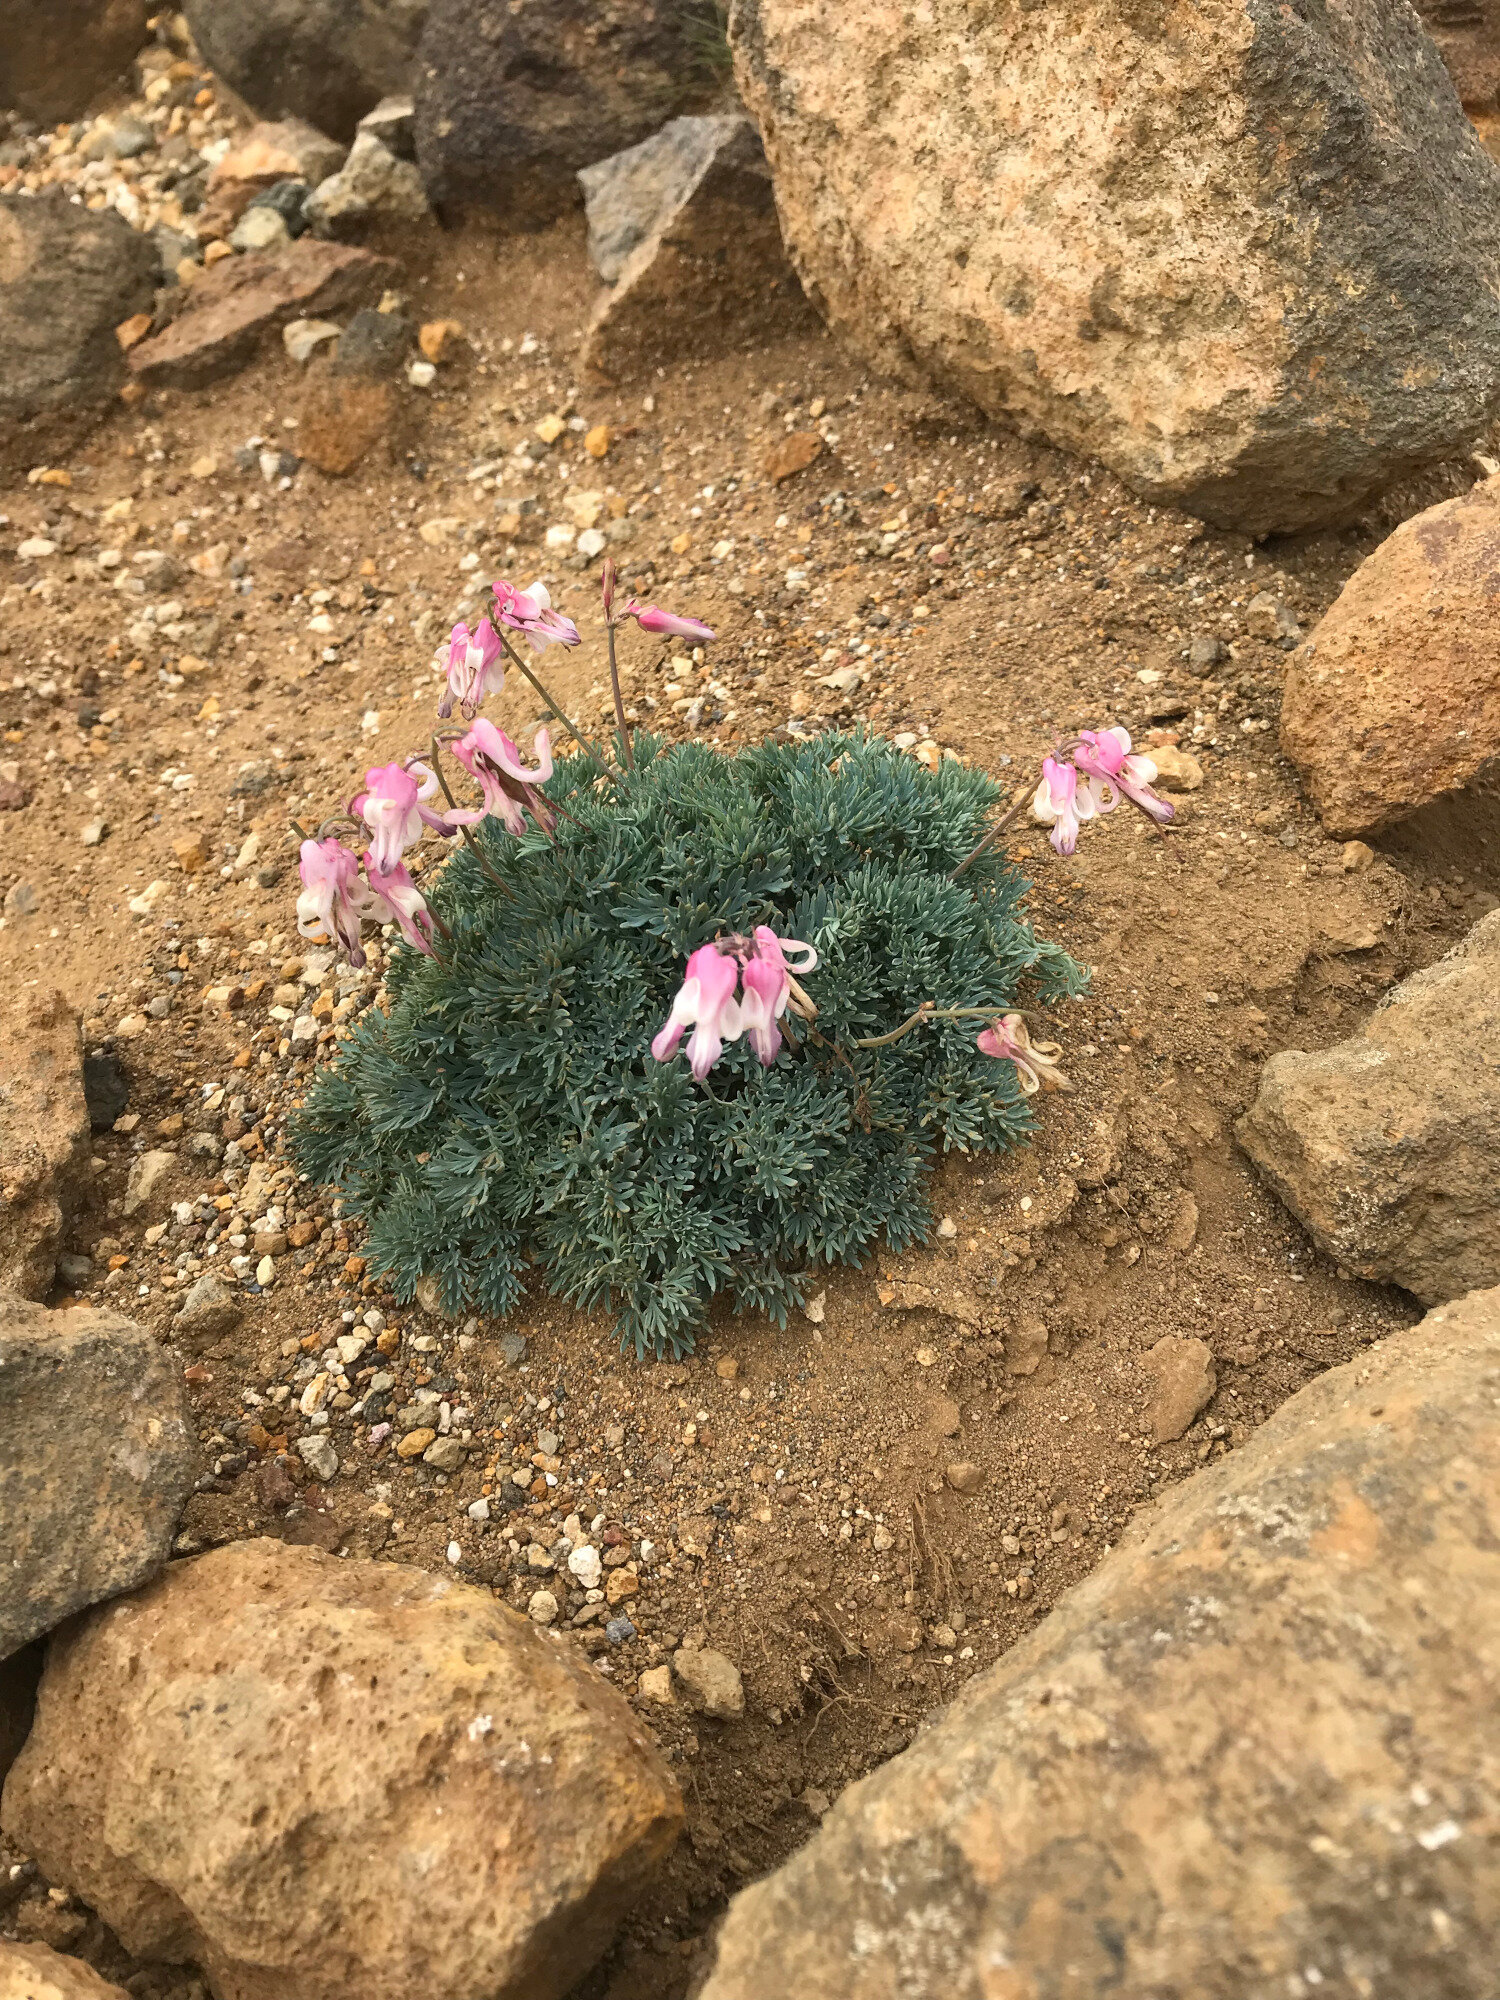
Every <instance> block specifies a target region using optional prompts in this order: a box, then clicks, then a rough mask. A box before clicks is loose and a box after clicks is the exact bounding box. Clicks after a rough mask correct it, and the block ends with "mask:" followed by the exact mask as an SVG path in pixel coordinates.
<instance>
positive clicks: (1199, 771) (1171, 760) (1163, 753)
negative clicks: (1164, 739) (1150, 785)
mask: <svg viewBox="0 0 1500 2000" xmlns="http://www.w3.org/2000/svg"><path fill="white" fill-rule="evenodd" d="M1146 755H1147V756H1148V757H1149V758H1150V759H1151V761H1152V763H1153V764H1154V765H1155V766H1156V789H1157V791H1159V792H1196V791H1197V790H1198V789H1199V787H1200V786H1201V785H1202V783H1203V766H1202V765H1201V764H1200V763H1199V762H1198V759H1197V758H1196V757H1194V756H1193V755H1192V754H1191V752H1190V751H1187V750H1179V749H1177V748H1176V747H1175V746H1174V745H1173V744H1170V743H1153V744H1152V745H1151V747H1150V749H1148V750H1147V752H1146Z"/></svg>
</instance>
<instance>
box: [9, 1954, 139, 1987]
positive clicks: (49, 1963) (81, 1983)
mask: <svg viewBox="0 0 1500 2000" xmlns="http://www.w3.org/2000/svg"><path fill="white" fill-rule="evenodd" d="M0 2000H130V1996H129V1994H128V1993H126V1991H125V1989H124V1987H123V1986H111V1985H110V1983H109V1981H108V1980H107V1979H101V1978H100V1977H99V1975H98V1973H97V1972H95V1970H94V1968H93V1967H92V1966H91V1965H85V1964H84V1962H83V1960H82V1959H81V1958H65V1957H64V1956H63V1954H62V1953H61V1952H60V1951H53V1950H52V1948H51V1946H50V1945H45V1944H0Z"/></svg>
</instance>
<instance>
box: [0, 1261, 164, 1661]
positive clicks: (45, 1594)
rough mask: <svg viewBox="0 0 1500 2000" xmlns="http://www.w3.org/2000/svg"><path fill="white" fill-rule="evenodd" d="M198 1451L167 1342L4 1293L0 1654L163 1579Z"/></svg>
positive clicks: (0, 1302)
mask: <svg viewBox="0 0 1500 2000" xmlns="http://www.w3.org/2000/svg"><path fill="white" fill-rule="evenodd" d="M195 1455H196V1454H195V1440H194V1436H193V1431H192V1427H191V1425H190V1422H189V1416H188V1406H187V1392H186V1391H185V1389H184V1388H183V1386H182V1363H181V1362H180V1361H179V1360H178V1358H177V1357H176V1355H174V1354H173V1353H172V1351H171V1349H170V1348H164V1347H162V1346H161V1345H160V1343H159V1342H158V1341H157V1340H155V1339H154V1338H153V1336H152V1335H151V1334H149V1333H147V1332H146V1331H145V1330H144V1329H143V1328H142V1327H138V1326H135V1325H133V1324H132V1323H131V1321H129V1320H128V1319H122V1318H121V1317H120V1316H119V1314H118V1313H113V1312H107V1311H106V1312H95V1311H93V1310H91V1309H89V1308H87V1307H78V1308H76V1309H74V1310H72V1311H68V1312H48V1311H47V1309H46V1308H45V1307H44V1306H36V1305H30V1304H27V1303H26V1302H25V1301H24V1300H21V1299H13V1298H0V1576H3V1577H4V1578H5V1588H4V1590H3V1591H0V1659H4V1658H5V1656H6V1655H7V1654H9V1653H14V1652H15V1651H16V1650H17V1649H18V1648H19V1647H21V1646H24V1645H25V1644H26V1643H27V1641H28V1640H31V1639H35V1638H37V1637H39V1636H40V1635H41V1634H42V1633H44V1632H50V1631H51V1630H52V1629H53V1627H54V1626H55V1625H58V1624H60V1623H61V1621H62V1620H63V1619H64V1618H67V1617H70V1616H71V1615H72V1614H73V1613H74V1612H75V1611H82V1610H84V1609H85V1608H86V1607H87V1606H88V1605H90V1604H98V1603H100V1602H101V1601H102V1600H103V1599H104V1598H107V1597H114V1596H116V1595H118V1593H119V1592H120V1591H122V1590H134V1589H135V1587H136V1585H137V1584H141V1583H144V1582H146V1580H147V1579H148V1578H149V1577H152V1576H154V1575H155V1574H156V1572H157V1571H158V1570H159V1569H160V1568H161V1566H162V1564H163V1563H164V1562H165V1561H166V1560H167V1557H168V1555H169V1554H170V1553H171V1547H172V1537H173V1535H174V1534H175V1533H176V1530H177V1523H178V1519H179V1518H180V1516H181V1513H182V1508H183V1504H184V1502H185V1501H186V1499H187V1496H188V1494H189V1493H190V1492H191V1491H192V1485H193V1471H194V1459H195Z"/></svg>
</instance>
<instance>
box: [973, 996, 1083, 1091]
mask: <svg viewBox="0 0 1500 2000" xmlns="http://www.w3.org/2000/svg"><path fill="white" fill-rule="evenodd" d="M977 1046H978V1047H979V1048H980V1050H981V1051H982V1052H983V1053H984V1054H985V1055H987V1056H998V1057H1000V1058H1001V1060H1002V1061H1005V1062H1010V1063H1014V1064H1015V1066H1016V1082H1017V1083H1018V1084H1020V1086H1021V1090H1022V1093H1023V1094H1024V1095H1025V1096H1027V1097H1033V1096H1035V1094H1036V1093H1037V1091H1039V1090H1071V1089H1072V1088H1073V1086H1072V1084H1071V1083H1069V1081H1068V1079H1067V1078H1066V1077H1065V1076H1064V1075H1063V1073H1062V1071H1061V1070H1060V1069H1059V1068H1058V1063H1059V1062H1060V1061H1061V1060H1062V1048H1061V1046H1060V1044H1058V1043H1057V1042H1034V1041H1033V1040H1032V1039H1031V1035H1030V1033H1029V1031H1028V1029H1027V1026H1026V1023H1025V1021H1024V1019H1023V1018H1022V1017H1021V1015H1019V1014H1001V1015H1000V1016H999V1017H998V1018H997V1019H996V1020H995V1021H994V1022H993V1023H992V1024H991V1025H990V1026H989V1027H988V1028H986V1029H985V1030H984V1032H983V1033H982V1034H981V1035H980V1036H979V1038H978V1043H977Z"/></svg>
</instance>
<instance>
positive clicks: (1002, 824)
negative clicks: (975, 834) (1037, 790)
mask: <svg viewBox="0 0 1500 2000" xmlns="http://www.w3.org/2000/svg"><path fill="white" fill-rule="evenodd" d="M1031 791H1032V787H1031V786H1030V785H1028V786H1027V787H1026V788H1025V790H1024V791H1021V792H1018V793H1017V795H1016V796H1015V798H1013V799H1012V800H1011V802H1010V804H1009V805H1008V806H1007V807H1006V809H1005V811H1004V812H1003V813H1002V814H1001V816H1000V818H999V819H997V820H996V821H995V824H994V825H993V826H992V827H991V828H990V829H989V831H988V832H987V833H986V834H985V836H984V838H983V839H982V840H981V841H980V842H979V843H978V845H977V846H975V847H972V848H971V849H970V850H969V852H968V853H967V854H966V855H965V856H964V858H963V860H962V861H960V862H959V864H958V866H957V867H956V868H955V869H954V871H953V873H952V874H951V875H950V876H949V877H948V880H949V881H950V882H956V881H957V880H958V878H959V876H960V875H962V874H963V872H964V870H965V869H966V868H971V867H972V866H973V865H974V863H975V862H976V861H977V860H978V859H979V857H980V855H981V854H983V853H984V852H985V851H986V849H987V848H990V847H993V846H994V844H995V842H996V841H997V840H998V839H999V838H1000V836H1001V834H1002V833H1004V831H1005V829H1006V828H1007V827H1008V826H1009V825H1010V823H1011V821H1012V820H1013V819H1014V818H1015V816H1016V814H1017V813H1018V812H1020V810H1021V808H1022V806H1024V805H1025V803H1026V801H1027V799H1028V798H1029V797H1030V796H1031Z"/></svg>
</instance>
